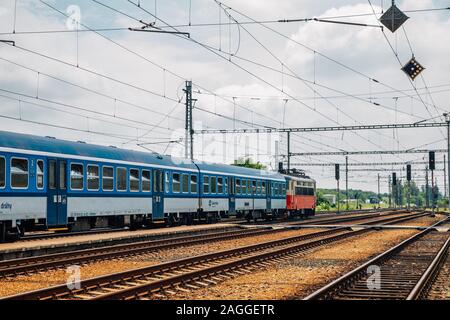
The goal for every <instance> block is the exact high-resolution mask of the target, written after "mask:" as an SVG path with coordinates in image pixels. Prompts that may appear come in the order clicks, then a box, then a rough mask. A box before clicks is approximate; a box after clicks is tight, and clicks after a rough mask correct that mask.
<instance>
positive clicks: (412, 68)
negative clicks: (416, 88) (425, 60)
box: [402, 57, 425, 80]
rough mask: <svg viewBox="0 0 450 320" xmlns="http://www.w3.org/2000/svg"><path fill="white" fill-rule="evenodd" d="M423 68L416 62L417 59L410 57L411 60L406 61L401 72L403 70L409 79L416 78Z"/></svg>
mask: <svg viewBox="0 0 450 320" xmlns="http://www.w3.org/2000/svg"><path fill="white" fill-rule="evenodd" d="M424 69H425V68H424V67H423V66H422V65H421V64H420V63H419V62H417V60H416V59H415V58H414V57H412V58H411V60H409V61H408V63H407V64H405V65H404V66H403V68H402V70H403V72H405V73H406V74H407V75H408V76H409V77H410V78H411V80H414V79H416V77H417V76H418V75H419V74H420V73H421V72H422V71H423V70H424Z"/></svg>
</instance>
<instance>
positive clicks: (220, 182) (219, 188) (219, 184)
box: [217, 177, 224, 194]
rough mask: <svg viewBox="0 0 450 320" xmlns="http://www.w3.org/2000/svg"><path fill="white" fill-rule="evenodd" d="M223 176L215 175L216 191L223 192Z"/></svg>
mask: <svg viewBox="0 0 450 320" xmlns="http://www.w3.org/2000/svg"><path fill="white" fill-rule="evenodd" d="M223 190H224V188H223V177H217V193H218V194H223Z"/></svg>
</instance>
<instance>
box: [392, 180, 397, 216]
mask: <svg viewBox="0 0 450 320" xmlns="http://www.w3.org/2000/svg"><path fill="white" fill-rule="evenodd" d="M392 195H393V197H392V198H393V200H394V209H397V174H396V173H395V172H393V173H392Z"/></svg>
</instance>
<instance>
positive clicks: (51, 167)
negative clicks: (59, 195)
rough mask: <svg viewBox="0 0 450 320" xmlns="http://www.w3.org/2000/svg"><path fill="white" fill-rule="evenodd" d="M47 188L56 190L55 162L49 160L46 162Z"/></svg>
mask: <svg viewBox="0 0 450 320" xmlns="http://www.w3.org/2000/svg"><path fill="white" fill-rule="evenodd" d="M48 187H49V189H56V161H55V160H50V161H49V162H48Z"/></svg>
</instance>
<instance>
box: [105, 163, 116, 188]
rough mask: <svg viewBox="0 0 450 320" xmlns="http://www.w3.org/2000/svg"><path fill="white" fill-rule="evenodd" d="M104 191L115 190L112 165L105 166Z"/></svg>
mask: <svg viewBox="0 0 450 320" xmlns="http://www.w3.org/2000/svg"><path fill="white" fill-rule="evenodd" d="M102 183H103V191H113V190H114V169H113V168H112V167H103V180H102Z"/></svg>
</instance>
